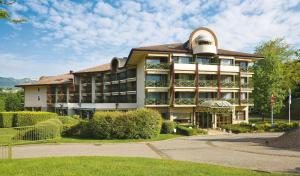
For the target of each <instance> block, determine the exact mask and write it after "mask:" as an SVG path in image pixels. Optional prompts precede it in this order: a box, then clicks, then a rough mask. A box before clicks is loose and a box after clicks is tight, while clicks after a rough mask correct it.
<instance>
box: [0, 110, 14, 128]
mask: <svg viewBox="0 0 300 176" xmlns="http://www.w3.org/2000/svg"><path fill="white" fill-rule="evenodd" d="M14 116H15V113H14V112H1V113H0V128H10V127H12V126H13V118H14Z"/></svg>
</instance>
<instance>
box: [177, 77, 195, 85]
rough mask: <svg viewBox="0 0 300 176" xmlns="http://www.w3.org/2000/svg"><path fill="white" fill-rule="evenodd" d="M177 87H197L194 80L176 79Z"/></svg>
mask: <svg viewBox="0 0 300 176" xmlns="http://www.w3.org/2000/svg"><path fill="white" fill-rule="evenodd" d="M175 86H177V87H195V81H194V80H184V79H176V80H175Z"/></svg>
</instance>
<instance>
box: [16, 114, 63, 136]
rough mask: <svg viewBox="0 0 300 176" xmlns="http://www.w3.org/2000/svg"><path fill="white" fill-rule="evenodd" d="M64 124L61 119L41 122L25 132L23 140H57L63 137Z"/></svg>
mask: <svg viewBox="0 0 300 176" xmlns="http://www.w3.org/2000/svg"><path fill="white" fill-rule="evenodd" d="M62 125H63V124H62V123H61V121H60V120H59V119H49V120H46V121H44V122H39V123H37V124H36V125H34V126H32V127H28V129H27V130H26V128H27V127H26V128H25V130H24V134H23V135H22V139H23V140H46V139H56V138H59V137H60V136H61V130H62ZM21 128H22V127H21Z"/></svg>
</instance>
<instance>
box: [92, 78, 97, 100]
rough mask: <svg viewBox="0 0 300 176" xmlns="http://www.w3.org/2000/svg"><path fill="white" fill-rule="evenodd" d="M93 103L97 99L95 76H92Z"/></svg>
mask: <svg viewBox="0 0 300 176" xmlns="http://www.w3.org/2000/svg"><path fill="white" fill-rule="evenodd" d="M91 93H92V103H95V99H96V84H95V76H92V92H91Z"/></svg>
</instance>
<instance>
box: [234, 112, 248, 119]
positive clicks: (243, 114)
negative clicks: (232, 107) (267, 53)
mask: <svg viewBox="0 0 300 176" xmlns="http://www.w3.org/2000/svg"><path fill="white" fill-rule="evenodd" d="M235 114H236V120H246V112H245V111H236V113H235Z"/></svg>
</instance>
